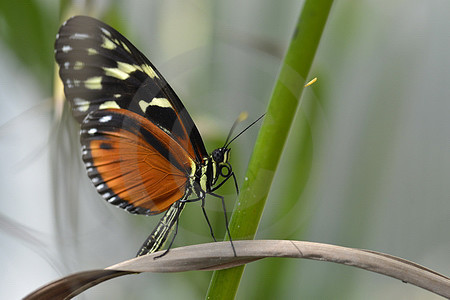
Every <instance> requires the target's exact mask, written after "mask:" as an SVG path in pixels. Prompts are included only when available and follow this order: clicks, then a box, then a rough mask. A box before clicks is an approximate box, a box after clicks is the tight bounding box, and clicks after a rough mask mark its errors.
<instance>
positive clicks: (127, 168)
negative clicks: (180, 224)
mask: <svg viewBox="0 0 450 300" xmlns="http://www.w3.org/2000/svg"><path fill="white" fill-rule="evenodd" d="M81 144H82V151H83V161H84V162H85V165H86V168H87V171H88V175H89V177H90V179H91V180H92V182H93V183H94V185H95V187H96V189H97V191H98V192H99V193H100V194H101V195H102V197H103V198H104V199H105V200H107V201H108V202H110V203H112V204H115V205H118V206H120V207H122V208H124V209H126V210H128V211H130V212H132V213H137V214H146V215H151V214H157V213H160V212H163V211H165V210H167V209H168V208H169V207H170V205H172V203H174V202H176V201H178V200H180V199H184V198H187V196H189V195H188V193H189V191H190V189H188V188H187V185H188V184H190V182H189V176H190V175H192V174H191V173H193V172H195V168H196V166H195V163H194V161H193V158H192V157H190V156H189V154H188V153H187V152H186V151H185V150H184V149H183V148H182V147H181V146H180V145H179V144H178V142H176V141H175V140H174V139H173V138H172V137H171V136H170V135H167V134H166V133H165V132H164V130H162V129H160V128H159V127H158V126H156V125H155V124H154V123H152V122H150V121H149V120H147V119H146V118H144V117H142V116H140V115H138V114H136V113H133V112H131V111H128V110H125V109H108V110H98V111H94V112H91V113H90V114H89V115H88V116H87V117H86V118H85V120H84V121H83V123H82V126H81Z"/></svg>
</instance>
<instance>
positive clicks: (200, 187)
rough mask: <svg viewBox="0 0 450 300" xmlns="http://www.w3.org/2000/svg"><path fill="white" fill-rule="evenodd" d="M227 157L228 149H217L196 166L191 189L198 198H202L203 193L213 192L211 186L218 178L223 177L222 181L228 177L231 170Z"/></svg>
mask: <svg viewBox="0 0 450 300" xmlns="http://www.w3.org/2000/svg"><path fill="white" fill-rule="evenodd" d="M229 157H230V149H229V148H225V147H222V148H218V149H215V150H214V151H213V152H212V153H211V155H210V156H208V157H205V158H204V159H203V161H202V162H201V163H200V164H199V165H198V166H197V170H196V172H195V179H194V181H195V183H194V186H193V189H194V191H195V193H196V194H197V195H198V196H199V197H200V198H203V197H204V194H205V193H209V192H211V191H212V190H214V189H213V186H214V185H215V184H216V183H217V181H218V180H219V178H220V177H223V178H224V180H226V179H228V178H229V177H230V174H231V173H232V169H231V165H230V164H229V162H228V159H229Z"/></svg>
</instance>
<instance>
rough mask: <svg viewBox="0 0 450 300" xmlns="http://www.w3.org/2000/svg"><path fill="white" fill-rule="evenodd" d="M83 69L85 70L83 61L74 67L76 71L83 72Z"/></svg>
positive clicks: (77, 62)
mask: <svg viewBox="0 0 450 300" xmlns="http://www.w3.org/2000/svg"><path fill="white" fill-rule="evenodd" d="M83 68H84V62H82V61H76V62H75V64H74V65H73V69H74V70H81V69H83Z"/></svg>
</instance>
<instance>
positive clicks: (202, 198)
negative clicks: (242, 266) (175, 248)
mask: <svg viewBox="0 0 450 300" xmlns="http://www.w3.org/2000/svg"><path fill="white" fill-rule="evenodd" d="M199 200H202V211H203V215H204V216H205V219H206V223H208V227H209V232H210V233H211V236H212V238H213V240H214V242H217V240H216V237H215V236H214V231H213V228H212V226H211V222H210V221H209V218H208V215H207V214H206V210H205V197H204V196H203V197H199V198H195V199H189V200H182V202H196V201H199Z"/></svg>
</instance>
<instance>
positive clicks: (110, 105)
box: [98, 101, 120, 109]
mask: <svg viewBox="0 0 450 300" xmlns="http://www.w3.org/2000/svg"><path fill="white" fill-rule="evenodd" d="M98 108H99V109H110V108H116V109H120V106H119V105H118V104H117V102H116V101H106V102H104V103H102V104H101V105H100V106H99V107H98Z"/></svg>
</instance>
